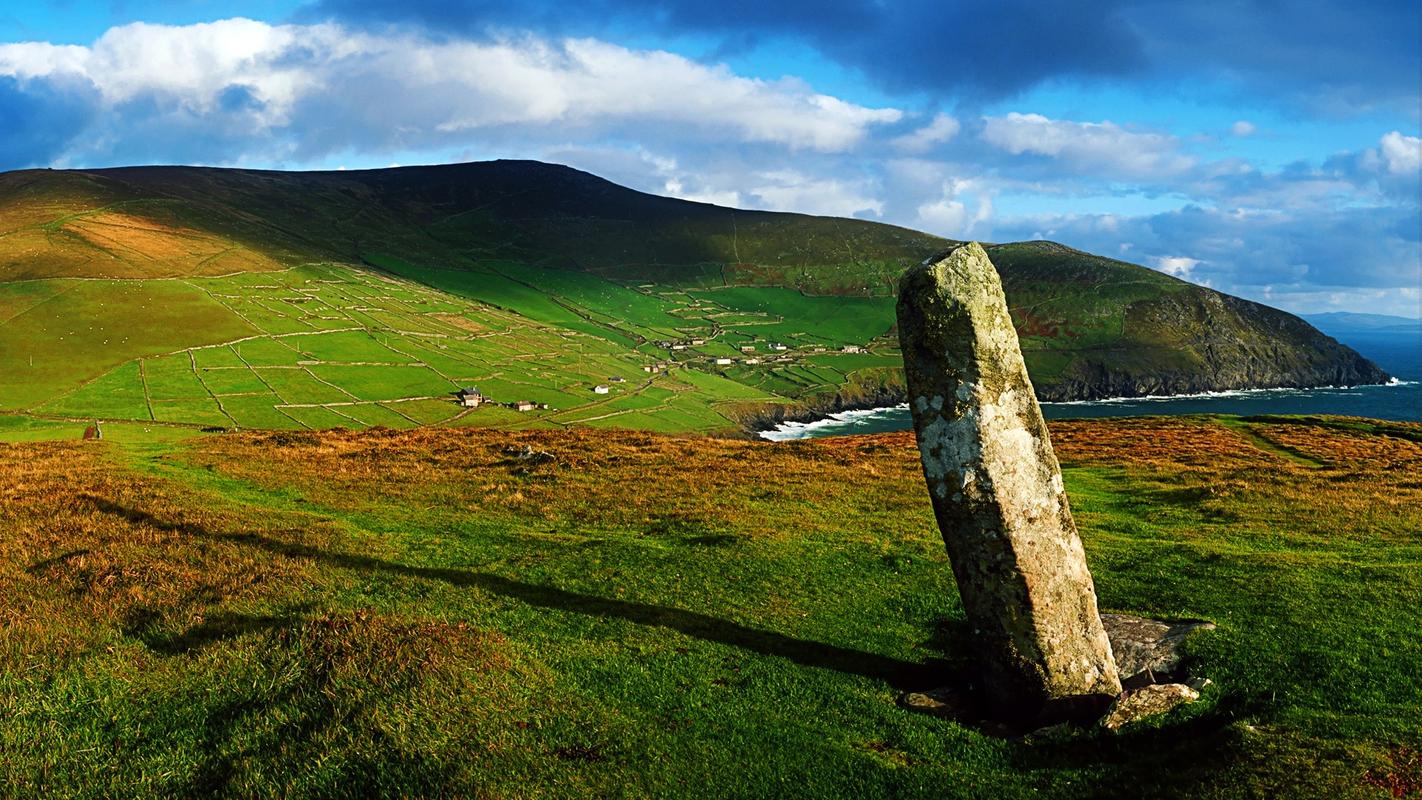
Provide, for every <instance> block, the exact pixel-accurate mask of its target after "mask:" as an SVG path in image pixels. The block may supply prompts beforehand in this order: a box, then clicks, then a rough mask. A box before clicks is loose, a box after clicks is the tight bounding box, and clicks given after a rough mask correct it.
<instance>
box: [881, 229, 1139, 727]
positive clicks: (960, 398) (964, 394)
mask: <svg viewBox="0 0 1422 800" xmlns="http://www.w3.org/2000/svg"><path fill="white" fill-rule="evenodd" d="M898 321H899V341H900V343H901V345H902V349H903V356H904V367H905V369H906V371H907V373H908V392H909V406H910V408H911V409H912V412H913V422H914V430H915V432H916V433H917V436H918V447H919V453H920V455H921V457H922V460H923V475H924V478H925V479H926V480H927V482H928V492H929V495H930V498H931V500H932V503H933V512H934V516H935V517H936V518H937V520H938V527H939V530H940V531H942V533H943V541H944V543H945V544H946V545H947V548H948V557H949V559H950V560H951V561H952V563H953V573H954V575H955V576H956V577H957V580H958V589H959V592H960V594H961V595H962V598H963V607H964V610H965V612H966V614H967V618H968V623H969V625H970V627H971V629H972V632H973V635H974V636H975V637H977V641H978V645H979V648H980V661H979V664H980V667H981V673H980V674H981V680H982V683H983V686H984V688H985V689H986V690H987V695H988V698H989V700H990V701H991V702H992V704H993V706H994V709H995V711H996V712H997V713H1000V714H1003V715H1007V716H1040V715H1045V716H1051V715H1058V714H1062V715H1072V714H1076V713H1089V712H1091V711H1099V710H1100V709H1101V708H1103V707H1104V706H1105V704H1107V703H1109V702H1110V699H1111V698H1112V697H1114V696H1115V695H1117V694H1120V692H1121V682H1120V678H1119V677H1118V675H1117V673H1116V663H1115V661H1114V660H1113V659H1112V656H1111V645H1110V642H1109V641H1108V640H1107V638H1106V631H1105V629H1104V628H1103V627H1102V624H1101V617H1100V615H1099V614H1098V612H1097V609H1096V589H1095V587H1094V586H1093V584H1092V581H1091V573H1090V572H1089V571H1088V570H1087V568H1086V554H1085V552H1084V551H1083V550H1082V547H1081V540H1080V539H1079V538H1078V537H1077V532H1076V523H1075V522H1074V521H1073V520H1072V516H1071V509H1070V508H1069V507H1068V506H1067V497H1066V492H1065V490H1064V489H1063V487H1062V476H1061V470H1060V468H1059V467H1058V465H1057V458H1056V455H1055V454H1053V452H1052V444H1051V441H1050V439H1048V437H1047V426H1046V423H1045V422H1044V421H1043V419H1042V411H1041V408H1039V407H1038V405H1037V398H1036V394H1035V393H1034V392H1033V390H1032V383H1031V381H1030V380H1029V379H1028V377H1027V368H1026V365H1025V364H1024V363H1023V361H1022V351H1021V350H1020V349H1019V347H1018V343H1017V333H1016V331H1014V330H1013V328H1012V319H1011V317H1010V316H1009V315H1008V312H1007V301H1006V298H1005V297H1004V296H1003V293H1002V283H1001V282H1000V280H999V279H998V275H997V270H996V269H994V268H993V265H992V262H991V261H990V260H989V259H988V255H987V253H986V252H985V251H984V250H983V248H982V247H981V246H980V245H978V244H977V243H970V244H966V245H962V246H959V247H957V248H955V249H953V250H950V251H948V252H946V253H943V254H941V255H939V256H936V257H934V258H931V259H929V260H928V261H925V262H924V263H922V264H920V265H919V266H917V267H915V268H914V269H912V270H910V271H909V272H908V274H906V275H905V276H904V278H903V280H902V282H901V283H900V285H899V303H898Z"/></svg>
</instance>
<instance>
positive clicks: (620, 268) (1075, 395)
mask: <svg viewBox="0 0 1422 800" xmlns="http://www.w3.org/2000/svg"><path fill="white" fill-rule="evenodd" d="M947 243H948V240H945V239H941V238H939V237H935V236H931V235H928V234H924V233H920V232H917V231H912V230H908V229H905V228H899V227H896V226H892V225H885V224H880V223H874V222H868V221H862V220H850V219H837V218H828V217H813V216H806V215H800V214H786V213H774V212H764V211H742V210H736V209H729V208H723V207H719V206H713V205H709V204H705V203H696V202H690V201H685V200H677V199H671V198H664V197H658V196H655V195H650V194H646V193H642V192H638V191H634V190H631V189H628V188H625V187H622V186H618V185H616V184H614V183H611V182H609V181H606V180H603V179H601V178H598V177H596V176H593V175H590V174H588V173H585V172H580V171H578V170H574V169H571V168H568V167H563V166H556V165H550V164H543V163H539V162H531V161H493V162H480V163H469V164H454V165H446V166H427V167H403V168H394V169H381V170H366V171H331V172H304V173H293V172H276V171H256V170H236V169H216V168H198V167H129V168H115V169H99V170H71V171H51V170H28V171H21V172H11V173H6V174H0V280H6V281H12V280H17V279H39V278H63V277H118V278H160V277H179V276H196V275H218V274H228V273H232V272H243V271H260V270H271V269H278V268H281V267H283V266H291V265H296V264H301V263H308V262H312V261H335V262H344V263H356V264H358V263H367V264H370V263H374V262H373V261H372V259H375V260H377V261H380V263H382V265H386V264H388V263H389V262H388V260H384V259H382V258H381V257H392V258H395V259H398V260H399V261H400V262H402V263H409V264H415V265H424V266H438V267H441V268H444V269H475V268H477V267H478V265H480V264H481V263H486V262H489V261H492V260H497V261H499V262H500V263H510V264H514V265H519V264H523V265H528V267H526V269H529V270H532V269H533V268H535V267H539V268H548V267H552V268H557V269H561V270H568V271H574V272H584V273H590V274H594V275H598V276H601V277H603V278H606V279H609V280H612V281H615V282H617V283H620V284H623V285H625V286H634V287H642V288H643V289H647V288H649V287H651V286H657V287H680V288H716V287H723V286H781V287H789V288H793V289H798V290H800V291H801V292H803V293H805V294H809V295H846V296H868V297H876V296H877V297H884V296H888V295H890V294H891V293H892V291H893V286H894V285H895V281H896V279H897V276H898V275H899V274H900V273H901V272H902V271H903V270H904V269H906V268H907V267H908V266H910V265H911V264H913V263H916V262H917V261H919V260H921V259H923V258H924V257H927V256H928V255H931V254H932V253H933V252H935V251H937V250H941V249H942V248H943V247H944V245H945V244H947ZM989 252H990V254H991V256H992V258H993V260H994V262H995V263H996V265H997V267H998V269H999V272H1000V273H1001V275H1002V278H1003V283H1004V287H1005V288H1006V290H1007V294H1008V299H1009V303H1010V305H1011V306H1012V309H1013V315H1014V322H1015V323H1016V325H1017V327H1018V331H1019V333H1020V334H1021V336H1022V341H1023V348H1024V352H1025V354H1026V356H1027V359H1028V364H1029V368H1030V370H1031V372H1032V376H1033V380H1034V382H1035V383H1036V386H1037V389H1038V393H1039V394H1040V395H1041V397H1042V398H1043V399H1048V400H1073V399H1093V398H1101V397H1109V396H1133V395H1146V394H1179V393H1192V392H1201V391H1217V390H1227V389H1239V388H1260V387H1277V386H1297V387H1301V386H1318V385H1352V384H1363V383H1380V382H1385V381H1386V380H1387V379H1388V376H1387V375H1386V374H1385V373H1384V372H1383V371H1382V370H1380V369H1378V368H1377V366H1376V365H1374V364H1372V363H1371V362H1369V361H1368V360H1367V359H1365V358H1363V357H1362V356H1360V355H1358V354H1357V353H1356V352H1354V351H1353V350H1351V349H1349V348H1347V347H1344V346H1343V345H1341V344H1339V343H1338V342H1336V341H1334V340H1333V339H1331V338H1329V337H1327V336H1325V335H1323V334H1322V333H1320V332H1319V331H1318V330H1316V329H1315V328H1313V327H1312V326H1310V325H1309V324H1308V323H1306V322H1304V321H1303V320H1301V319H1299V318H1298V317H1295V316H1293V315H1290V314H1287V313H1284V312H1282V311H1278V310H1276V309H1273V308H1270V307H1267V306H1264V305H1261V304H1258V303H1253V302H1250V301H1247V300H1242V299H1239V298H1235V297H1231V296H1228V295H1224V294H1221V293H1219V292H1215V291H1213V290H1211V289H1207V288H1204V287H1200V286H1195V285H1192V284H1189V283H1186V282H1184V281H1180V280H1177V279H1175V278H1172V277H1169V276H1166V275H1163V274H1160V273H1158V272H1155V271H1153V270H1149V269H1146V268H1144V267H1140V266H1138V265H1134V264H1128V263H1126V262H1121V261H1117V260H1113V259H1108V258H1103V257H1100V256H1094V255H1091V254H1088V253H1083V252H1081V251H1077V250H1073V249H1071V248H1068V247H1064V246H1062V245H1057V244H1054V243H1050V242H1023V243H1015V244H1001V245H994V246H991V247H990V248H989ZM387 268H388V267H387ZM509 269H517V266H514V267H509ZM531 280H532V279H531ZM892 321H893V320H892V313H891V312H889V313H887V314H886V315H885V319H884V331H885V332H886V333H887V332H889V330H890V327H891V325H892ZM890 341H891V337H890V339H886V340H885V343H886V344H885V346H889V345H888V344H887V343H888V342H890ZM896 385H897V384H896V381H895V379H893V378H888V379H887V380H886V382H882V385H881V390H879V391H877V392H876V393H875V394H874V397H875V399H876V400H882V399H883V398H884V397H886V396H892V395H893V393H894V391H895V390H896V388H895V387H896Z"/></svg>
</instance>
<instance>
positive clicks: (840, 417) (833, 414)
mask: <svg viewBox="0 0 1422 800" xmlns="http://www.w3.org/2000/svg"><path fill="white" fill-rule="evenodd" d="M1418 385H1422V381H1416V380H1405V379H1401V378H1397V377H1391V376H1390V379H1389V380H1388V381H1387V382H1386V383H1379V384H1353V385H1347V386H1340V385H1328V386H1309V387H1295V386H1273V387H1264V388H1251V389H1223V390H1219V391H1204V392H1191V393H1188V394H1173V395H1136V396H1122V397H1104V398H1100V399H1094V400H1057V401H1043V402H1042V403H1041V405H1042V406H1043V408H1044V409H1047V408H1058V407H1072V406H1077V407H1089V406H1112V405H1125V404H1132V403H1145V404H1153V403H1160V404H1165V403H1178V402H1188V401H1194V400H1202V401H1212V400H1229V399H1249V398H1264V397H1278V398H1281V399H1287V398H1290V397H1307V396H1312V395H1311V393H1315V392H1330V391H1331V392H1349V391H1352V390H1356V389H1363V388H1406V387H1415V386H1418ZM904 411H908V403H907V402H896V403H893V404H892V405H887V404H886V405H876V406H858V407H843V408H840V409H838V410H834V411H827V412H823V413H819V414H813V415H812V414H794V415H786V416H785V417H784V418H782V419H781V420H780V421H779V422H777V423H774V424H771V425H769V426H767V427H760V428H757V429H754V430H753V431H752V433H753V434H754V436H755V437H756V438H759V439H763V440H766V441H771V442H786V441H795V440H798V439H806V438H814V432H815V431H819V430H823V429H825V428H833V427H838V426H853V425H855V424H856V423H859V422H863V421H866V420H872V419H875V418H878V417H881V416H887V415H889V414H891V413H892V412H904ZM1205 413H1208V412H1205ZM1218 413H1227V412H1218Z"/></svg>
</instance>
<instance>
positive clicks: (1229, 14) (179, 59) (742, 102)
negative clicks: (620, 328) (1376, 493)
mask: <svg viewBox="0 0 1422 800" xmlns="http://www.w3.org/2000/svg"><path fill="white" fill-rule="evenodd" d="M1419 51H1422V3H1418V2H1416V0H1405V1H1404V2H1386V1H1385V0H1370V2H1365V3H1358V2H1335V1H1333V0H1289V2H1283V0H1194V2H1190V3H1180V2H1175V1H1174V0H1168V1H1165V0H1162V1H1161V2H1151V0H1138V1H1137V2H1114V1H1113V0H895V2H885V0H815V2H808V0H788V1H787V2H772V1H771V0H754V1H752V0H721V1H720V2H716V3H708V2H705V0H662V2H648V1H647V0H583V2H580V3H576V4H569V3H561V2H553V1H552V0H531V1H529V2H515V1H514V0H501V1H500V0H259V1H257V2H234V1H231V0H229V1H226V2H224V1H222V0H166V1H165V2H152V1H151V0H33V2H28V3H25V4H18V3H16V4H6V6H5V7H3V8H0V169H19V168H27V167H54V168H72V167H101V166H119V165H130V164H175V163H180V164H205V165H216V166H236V167H254V168H270V169H340V168H346V169H362V168H373V167H385V166H391V165H410V164H429V163H445V162H455V161H473V160H485V159H493V158H535V159H539V160H543V161H551V162H556V163H562V164H567V165H570V166H573V167H577V168H579V169H584V170H587V171H589V172H593V173H595V174H598V175H601V176H603V177H606V178H608V179H610V180H613V181H616V182H618V183H622V184H624V185H627V186H631V187H633V188H636V189H640V190H643V191H648V192H654V193H657V194H662V195H670V196H676V197H682V198H687V199H692V200H699V201H705V202H713V203H718V204H722V205H730V206H736V207H740V208H758V209H769V210H776V211H797V212H804V213H810V214H828V215H835V216H845V217H857V218H861V219H869V220H875V221H880V222H887V223H892V224H896V225H903V226H907V227H911V228H916V229H919V230H924V231H928V232H930V233H935V234H939V235H942V236H947V237H951V238H956V239H977V240H981V241H994V242H1001V241H1016V240H1022V239H1038V238H1040V239H1050V240H1053V241H1058V242H1062V243H1064V244H1067V245H1070V246H1073V247H1077V248H1081V249H1083V250H1088V251H1091V252H1094V253H1099V254H1102V255H1108V256H1113V257H1116V258H1121V259H1123V260H1126V261H1131V262H1134V263H1139V264H1143V265H1145V266H1148V267H1151V268H1153V269H1157V270H1160V271H1163V272H1166V273H1169V274H1171V275H1175V276H1177V277H1181V278H1184V279H1187V280H1190V281H1192V282H1195V283H1200V284H1204V285H1207V286H1211V287H1213V288H1216V289H1219V290H1221V291H1225V292H1229V293H1231V294H1235V295H1239V296H1242V297H1247V298H1250V299H1253V300H1259V301H1262V302H1265V303H1269V304H1270V305H1274V306H1277V307H1280V308H1284V309H1286V310H1289V311H1293V312H1295V313H1304V314H1306V313H1318V312H1325V311H1354V312H1371V313H1383V314H1397V315H1403V316H1409V317H1417V316H1419V315H1422V286H1419V283H1422V242H1420V241H1419V240H1422V211H1419V206H1422V183H1419V181H1422V178H1420V177H1419V174H1422V173H1420V172H1419V170H1422V167H1420V166H1419V162H1422V139H1419V125H1420V124H1422V55H1420V54H1419Z"/></svg>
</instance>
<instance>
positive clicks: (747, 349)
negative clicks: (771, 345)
mask: <svg viewBox="0 0 1422 800" xmlns="http://www.w3.org/2000/svg"><path fill="white" fill-rule="evenodd" d="M741 352H742V353H754V352H755V345H753V344H743V345H741Z"/></svg>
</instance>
